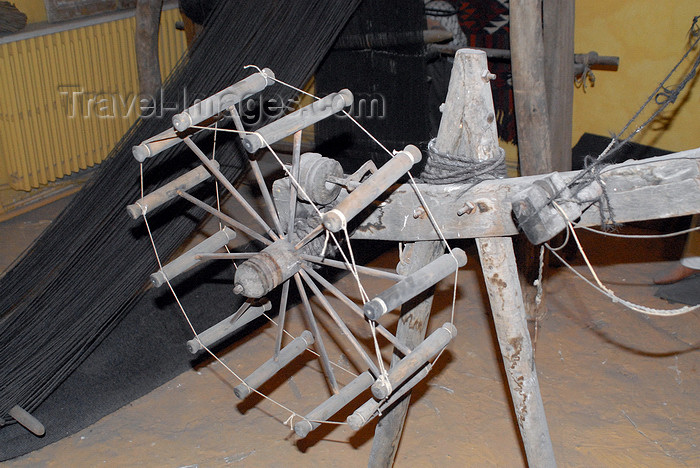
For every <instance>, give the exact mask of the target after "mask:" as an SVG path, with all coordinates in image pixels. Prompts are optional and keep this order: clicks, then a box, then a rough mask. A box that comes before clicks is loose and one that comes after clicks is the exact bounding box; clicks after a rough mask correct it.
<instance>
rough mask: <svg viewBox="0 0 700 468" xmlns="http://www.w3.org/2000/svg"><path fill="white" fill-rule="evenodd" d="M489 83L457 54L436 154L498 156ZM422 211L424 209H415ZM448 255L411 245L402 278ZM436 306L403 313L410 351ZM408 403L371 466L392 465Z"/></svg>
mask: <svg viewBox="0 0 700 468" xmlns="http://www.w3.org/2000/svg"><path fill="white" fill-rule="evenodd" d="M490 81H491V78H490V75H489V71H488V68H487V61H486V54H485V53H484V52H481V51H476V50H470V49H463V50H460V51H458V52H457V54H456V55H455V62H454V66H453V68H452V75H451V77H450V84H449V87H448V91H447V98H446V100H445V104H444V105H443V107H442V112H443V115H442V118H441V120H440V128H439V129H438V135H437V137H436V140H435V149H436V150H437V151H438V152H440V153H447V154H458V155H463V154H467V155H471V156H472V158H473V159H477V160H480V161H482V160H486V159H490V158H492V157H495V156H497V155H498V154H499V151H500V149H499V147H498V134H497V131H496V123H495V114H494V112H493V100H492V98H491V87H490ZM428 164H430V160H428ZM414 196H415V193H414ZM418 206H420V203H419V204H418V205H416V206H415V207H418ZM444 250H445V247H444V246H443V245H442V242H441V241H439V240H438V241H431V242H414V243H411V244H408V245H407V246H406V247H405V248H404V253H403V257H402V261H401V263H399V266H398V268H397V270H398V273H400V274H405V275H410V274H412V273H414V272H416V271H418V270H419V269H421V268H422V267H423V266H425V265H427V264H429V263H430V262H432V261H434V260H436V259H437V258H438V257H439V256H440V255H441V254H442V253H443V252H444ZM432 303H433V288H432V287H431V288H428V289H427V290H426V291H424V292H423V293H422V294H419V295H418V296H416V297H415V298H413V299H412V300H410V301H408V302H407V303H405V304H404V305H403V306H402V307H401V317H400V319H399V323H398V325H397V330H396V338H397V339H398V340H399V341H401V342H402V343H404V344H405V345H406V346H408V347H409V348H410V349H414V348H416V346H418V345H419V344H420V343H421V342H422V341H423V340H424V338H425V334H426V331H427V327H428V320H429V318H430V310H431V308H432ZM400 362H401V360H400V357H399V356H398V355H397V354H396V353H394V355H393V357H392V361H391V368H392V369H394V368H395V366H397V365H399V363H400ZM410 398H411V394H410V392H408V393H407V394H406V395H405V396H403V397H401V399H399V401H398V402H397V403H396V405H395V406H394V407H393V408H391V409H390V410H389V411H387V412H386V413H384V415H383V416H382V418H381V419H380V420H379V423H377V427H376V429H375V432H374V442H373V444H372V450H371V452H370V459H369V466H371V467H390V466H391V465H392V464H393V460H394V457H395V456H396V450H397V449H398V445H399V441H400V440H401V433H402V431H403V424H404V420H405V419H406V412H407V410H408V404H409V401H410Z"/></svg>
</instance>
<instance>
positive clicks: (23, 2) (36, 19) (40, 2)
mask: <svg viewBox="0 0 700 468" xmlns="http://www.w3.org/2000/svg"><path fill="white" fill-rule="evenodd" d="M11 3H14V4H15V6H16V7H17V9H18V10H19V11H21V12H22V13H24V14H25V15H27V24H30V23H40V22H42V21H46V7H45V6H44V0H11Z"/></svg>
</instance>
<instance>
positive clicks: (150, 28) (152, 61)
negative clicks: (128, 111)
mask: <svg viewBox="0 0 700 468" xmlns="http://www.w3.org/2000/svg"><path fill="white" fill-rule="evenodd" d="M162 8H163V0H138V2H137V3H136V37H135V41H134V42H135V44H136V69H137V70H138V75H139V92H140V93H141V94H142V95H145V96H150V97H153V98H154V99H155V96H156V94H157V92H158V90H159V89H160V86H161V82H160V62H159V61H158V28H159V27H160V12H161V10H162Z"/></svg>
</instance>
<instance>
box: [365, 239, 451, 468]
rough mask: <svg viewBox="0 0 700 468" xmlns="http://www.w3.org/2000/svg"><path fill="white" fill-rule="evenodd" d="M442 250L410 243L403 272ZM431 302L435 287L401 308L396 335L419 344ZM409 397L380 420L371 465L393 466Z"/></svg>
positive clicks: (437, 246) (408, 343)
mask: <svg viewBox="0 0 700 468" xmlns="http://www.w3.org/2000/svg"><path fill="white" fill-rule="evenodd" d="M443 252H444V247H443V246H442V242H440V241H429V242H415V243H413V244H408V245H407V246H406V247H405V248H404V254H403V257H404V258H403V262H404V265H403V266H404V267H405V268H404V270H403V271H400V273H401V274H403V275H409V274H411V273H413V272H414V271H417V270H419V269H420V268H422V267H424V266H425V265H427V264H428V263H430V262H432V261H433V260H435V259H437V258H438V257H439V256H440V255H441V254H442V253H443ZM432 305H433V288H430V289H429V290H427V291H425V292H424V293H423V294H421V295H419V296H417V297H416V298H414V299H413V300H412V301H409V302H407V303H406V304H404V306H403V307H402V308H401V319H400V320H399V324H398V328H397V330H396V338H397V339H398V340H399V341H400V342H401V343H403V344H405V345H406V346H408V347H409V348H410V349H413V348H415V347H416V346H418V344H419V343H420V342H421V341H423V339H424V338H425V332H426V330H427V328H428V318H429V317H430V309H431V307H432ZM399 361H400V357H399V356H397V355H396V354H395V355H394V356H393V358H392V361H391V365H392V367H393V366H394V365H395V364H396V363H397V362H399ZM410 399H411V394H410V393H408V394H406V395H405V396H404V397H403V398H402V399H401V400H400V401H399V402H398V403H397V404H396V405H395V406H394V407H393V408H392V409H391V410H389V411H387V412H386V413H384V415H382V417H381V419H380V420H379V423H378V424H377V428H376V429H375V431H374V442H373V444H372V451H371V452H370V456H369V466H370V467H372V468H375V467H390V466H391V465H392V464H393V463H394V457H395V456H396V450H397V449H398V447H399V440H400V439H401V433H402V432H403V423H404V420H405V419H406V411H407V410H408V404H409V402H410Z"/></svg>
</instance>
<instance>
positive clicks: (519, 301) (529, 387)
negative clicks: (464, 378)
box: [476, 237, 556, 468]
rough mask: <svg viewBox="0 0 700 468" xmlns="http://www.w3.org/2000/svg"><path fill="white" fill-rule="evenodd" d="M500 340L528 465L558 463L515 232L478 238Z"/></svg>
mask: <svg viewBox="0 0 700 468" xmlns="http://www.w3.org/2000/svg"><path fill="white" fill-rule="evenodd" d="M476 245H477V247H478V249H479V257H480V259H481V268H482V270H483V272H484V279H485V280H486V289H487V290H488V293H489V300H490V302H491V312H492V314H493V321H494V323H495V325H496V334H497V335H498V344H499V346H500V348H501V354H502V356H503V365H504V366H505V370H506V375H507V376H508V385H509V386H510V394H511V397H512V398H513V406H514V408H515V415H516V419H517V421H518V426H519V428H520V435H521V437H522V440H523V445H524V446H525V453H526V455H527V461H528V464H529V465H530V466H532V467H538V468H540V467H553V466H556V462H555V461H554V451H553V449H552V441H551V439H550V437H549V429H548V427H547V419H546V418H545V414H544V405H543V404H542V396H541V395H540V386H539V383H538V381H537V371H536V370H535V361H534V355H533V352H532V343H531V342H530V335H529V333H528V330H527V321H526V319H525V307H524V305H523V297H522V292H521V290H520V282H519V280H518V271H517V266H516V264H515V255H514V253H513V242H512V240H511V239H510V238H509V237H494V238H483V239H477V241H476Z"/></svg>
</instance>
